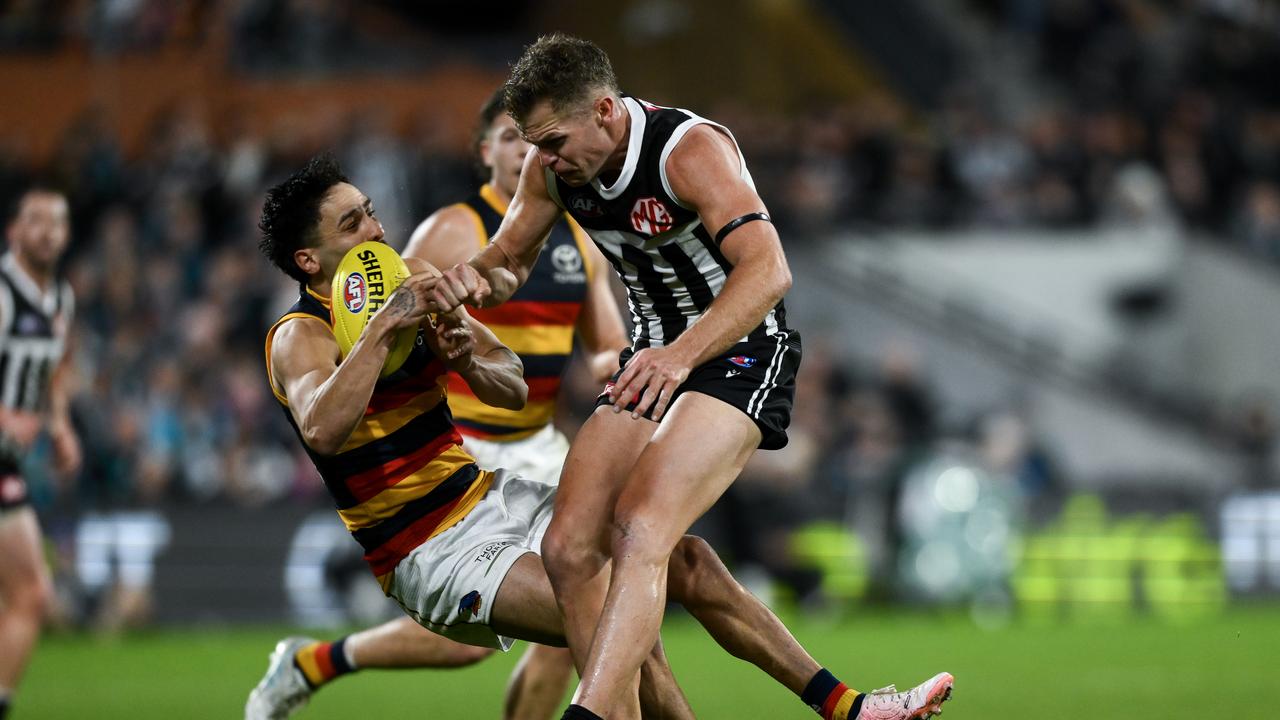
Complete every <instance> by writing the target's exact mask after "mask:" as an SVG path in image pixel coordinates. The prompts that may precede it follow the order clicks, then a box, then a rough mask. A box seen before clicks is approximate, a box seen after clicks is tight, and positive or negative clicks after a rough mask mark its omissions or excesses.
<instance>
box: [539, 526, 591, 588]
mask: <svg viewBox="0 0 1280 720" xmlns="http://www.w3.org/2000/svg"><path fill="white" fill-rule="evenodd" d="M606 561H607V558H606V557H605V556H604V553H602V552H600V549H599V548H598V547H595V545H594V544H593V543H590V542H585V541H584V540H583V539H582V538H581V537H580V536H575V534H574V533H573V532H571V531H567V530H565V529H563V528H561V527H556V526H555V525H552V526H551V527H550V528H548V529H547V534H546V535H544V536H543V538H542V564H543V566H544V567H546V569H547V576H548V577H549V578H551V583H552V584H553V585H566V584H574V583H577V582H581V581H583V580H585V579H586V578H589V577H592V576H594V575H595V574H596V573H598V572H600V570H601V569H602V568H603V567H604V564H605V562H606Z"/></svg>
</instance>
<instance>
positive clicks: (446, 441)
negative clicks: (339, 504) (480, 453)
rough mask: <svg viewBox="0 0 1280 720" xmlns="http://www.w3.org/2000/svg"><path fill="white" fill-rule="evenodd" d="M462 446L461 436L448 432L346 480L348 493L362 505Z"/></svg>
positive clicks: (453, 430) (454, 429)
mask: <svg viewBox="0 0 1280 720" xmlns="http://www.w3.org/2000/svg"><path fill="white" fill-rule="evenodd" d="M461 444H462V436H461V435H459V434H458V431H457V429H456V428H451V429H450V430H449V432H447V433H444V434H442V435H440V436H439V437H437V438H435V439H434V440H432V441H431V442H429V443H427V444H426V445H423V446H422V447H420V448H418V449H417V450H415V451H413V452H412V453H410V454H408V455H402V456H400V457H397V458H395V459H394V460H390V461H388V462H385V463H383V464H381V465H379V466H377V467H375V468H370V469H368V470H366V471H364V472H362V473H360V474H358V475H352V476H351V477H349V478H347V479H346V486H347V490H348V491H350V492H351V494H352V495H353V496H354V497H355V499H356V502H357V503H362V502H365V501H366V500H368V499H370V498H372V497H374V496H376V495H377V494H378V493H380V492H382V491H383V490H386V489H387V488H389V487H391V486H392V485H395V484H396V483H398V482H400V481H401V480H403V479H405V478H407V477H409V476H410V475H412V474H414V473H415V472H417V471H419V470H421V469H422V468H423V467H424V466H425V465H426V464H427V463H429V462H431V461H432V460H434V459H435V458H436V457H437V456H438V455H440V453H442V452H444V451H445V450H448V449H449V447H450V446H452V445H461Z"/></svg>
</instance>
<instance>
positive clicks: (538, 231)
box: [434, 150, 560, 312]
mask: <svg viewBox="0 0 1280 720" xmlns="http://www.w3.org/2000/svg"><path fill="white" fill-rule="evenodd" d="M559 217H560V206H559V205H556V203H555V201H554V200H552V199H551V195H550V193H549V192H548V191H547V180H546V177H544V176H543V172H542V166H541V164H540V163H539V162H538V153H537V151H536V150H530V151H529V154H528V155H527V156H525V159H524V169H523V170H521V172H520V185H519V187H518V188H517V189H516V195H515V197H514V198H512V200H511V206H510V207H509V208H507V214H506V215H505V216H504V217H503V219H502V225H501V226H500V227H499V228H498V232H497V234H496V235H494V236H493V240H492V241H491V242H490V243H489V245H488V246H487V247H485V249H484V250H481V251H480V252H479V253H477V254H476V255H475V256H474V257H472V258H471V259H470V260H468V261H467V262H465V263H459V264H457V265H454V266H453V267H451V268H449V269H448V270H446V271H445V273H444V277H443V278H441V281H440V284H439V285H437V286H436V292H435V296H434V300H435V303H436V306H437V307H438V308H439V309H440V310H441V311H446V312H447V311H449V310H452V309H453V308H455V307H458V306H459V305H462V304H464V303H465V304H467V305H472V306H475V307H492V306H494V305H499V304H501V303H504V302H506V301H507V299H508V298H510V297H511V295H512V294H514V293H515V291H516V290H518V289H519V288H520V286H521V285H523V284H524V282H525V281H526V280H528V279H529V273H530V271H531V270H532V269H533V266H534V263H536V262H537V261H538V253H539V252H541V251H542V245H543V243H545V242H546V240H547V235H548V234H549V233H550V232H551V226H552V225H554V224H555V223H556V220H557V219H559Z"/></svg>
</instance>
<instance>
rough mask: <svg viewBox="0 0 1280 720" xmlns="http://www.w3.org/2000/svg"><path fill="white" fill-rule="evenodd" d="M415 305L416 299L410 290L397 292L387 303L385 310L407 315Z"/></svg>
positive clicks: (416, 305) (416, 303) (416, 304)
mask: <svg viewBox="0 0 1280 720" xmlns="http://www.w3.org/2000/svg"><path fill="white" fill-rule="evenodd" d="M417 307H418V299H417V298H415V297H414V296H413V293H411V292H398V293H396V294H395V295H394V296H393V297H392V298H391V301H390V302H388V303H387V310H389V311H390V312H391V313H392V314H394V315H399V316H400V317H407V316H408V315H409V314H410V313H412V312H413V311H414V309H416V308H417Z"/></svg>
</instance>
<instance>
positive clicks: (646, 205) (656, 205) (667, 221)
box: [631, 197, 672, 235]
mask: <svg viewBox="0 0 1280 720" xmlns="http://www.w3.org/2000/svg"><path fill="white" fill-rule="evenodd" d="M671 225H672V220H671V213H669V212H667V206H666V205H663V204H662V201H661V200H659V199H658V198H654V197H647V198H640V199H639V200H636V204H635V205H634V206H632V208H631V227H633V228H635V229H636V232H638V233H644V234H645V235H657V234H659V233H664V232H666V231H668V230H670V229H671Z"/></svg>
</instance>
